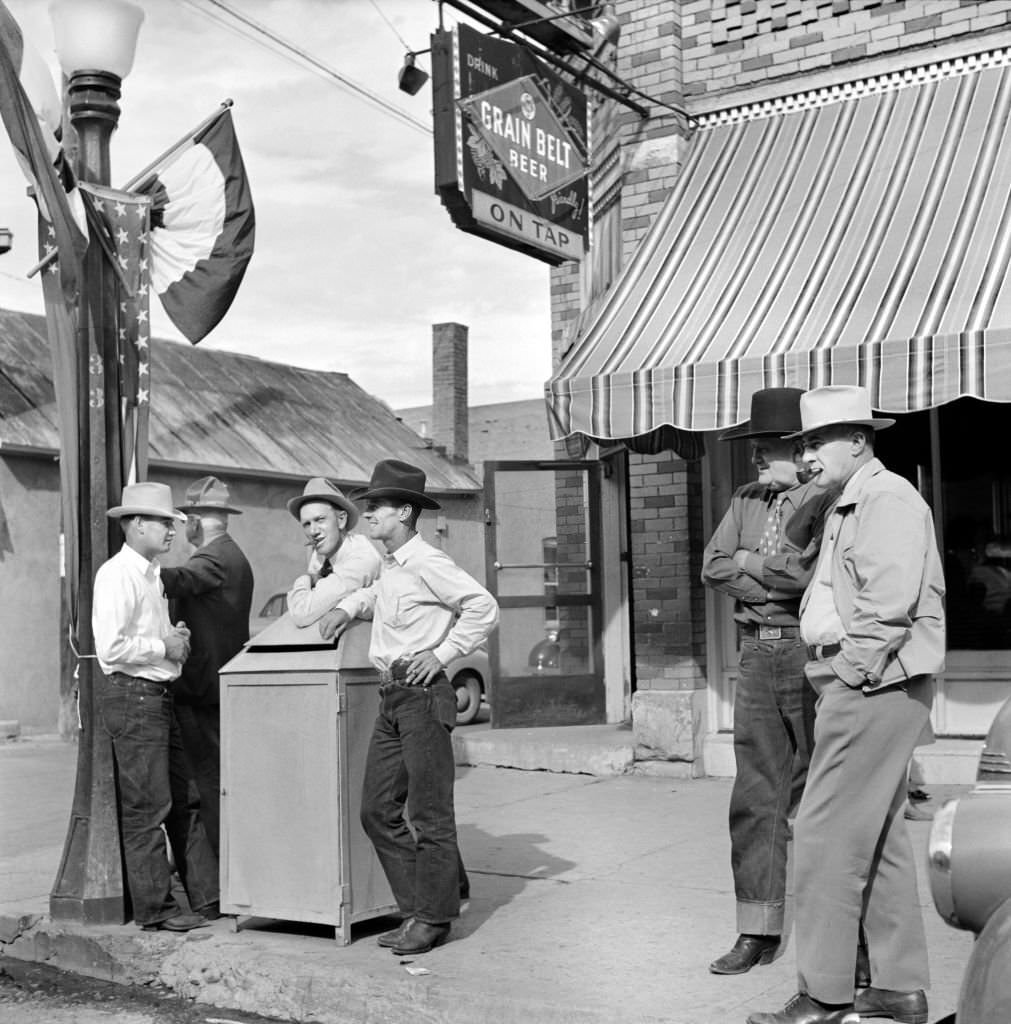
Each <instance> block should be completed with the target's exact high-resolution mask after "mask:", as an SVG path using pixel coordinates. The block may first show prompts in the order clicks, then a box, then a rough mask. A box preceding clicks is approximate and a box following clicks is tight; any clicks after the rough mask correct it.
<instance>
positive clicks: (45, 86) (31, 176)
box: [0, 0, 88, 302]
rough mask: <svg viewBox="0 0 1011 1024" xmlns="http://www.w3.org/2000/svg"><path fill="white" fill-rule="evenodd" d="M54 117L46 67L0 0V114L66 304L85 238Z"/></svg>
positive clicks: (74, 287) (56, 110)
mask: <svg viewBox="0 0 1011 1024" xmlns="http://www.w3.org/2000/svg"><path fill="white" fill-rule="evenodd" d="M60 116H61V107H60V101H59V97H58V95H57V93H56V88H55V86H54V85H53V80H52V76H51V75H50V74H49V69H48V68H47V67H46V65H45V62H44V61H43V60H42V58H41V57H40V56H39V55H38V53H37V51H35V50H34V49H33V48H32V47H31V46H30V45H29V44H28V43H27V42H26V41H25V39H24V36H23V35H22V33H21V28H20V26H19V25H18V23H17V22H16V21H15V20H14V17H13V15H12V14H11V13H10V11H9V10H8V9H7V7H6V6H5V5H4V4H3V2H2V0H0V118H2V119H3V123H4V127H5V128H6V129H7V134H8V136H9V137H10V140H11V144H12V145H13V146H14V151H15V153H16V154H17V157H18V160H19V162H20V164H21V167H22V169H23V170H24V172H25V175H26V177H27V178H28V180H29V182H31V184H32V186H33V188H34V194H35V200H36V202H37V204H38V207H39V211H40V212H41V214H42V216H43V217H44V218H45V220H46V222H47V224H48V225H49V226H51V227H52V229H53V230H52V232H51V233H50V232H49V231H48V230H47V231H46V237H47V239H48V240H49V241H50V244H52V245H53V246H54V247H55V248H56V249H57V250H58V252H59V255H60V258H61V261H62V263H63V267H62V270H61V273H60V281H61V284H62V286H63V290H64V295H65V296H66V300H67V302H73V301H74V298H75V296H76V294H77V290H78V287H79V279H80V262H81V259H82V258H83V256H84V251H85V250H86V249H87V247H88V238H87V234H86V230H85V229H84V228H83V227H82V225H83V216H82V215H81V213H80V210H78V211H77V212H76V215H75V211H74V210H73V209H72V202H73V200H72V199H71V198H70V197H68V194H67V193H68V191H69V190H70V189H72V187H73V180H72V176H71V175H70V173H69V168H68V167H67V165H66V161H65V160H64V157H63V151H62V148H61V146H60V143H59V138H58V134H59V125H60ZM58 171H59V174H58V173H57V172H58ZM61 179H62V180H61Z"/></svg>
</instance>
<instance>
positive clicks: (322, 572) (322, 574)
mask: <svg viewBox="0 0 1011 1024" xmlns="http://www.w3.org/2000/svg"><path fill="white" fill-rule="evenodd" d="M332 572H333V566H332V565H331V564H330V559H329V558H324V559H323V564H322V565H321V566H320V567H319V578H320V579H321V580H323V579H326V578H327V576H329V575H330V573H332Z"/></svg>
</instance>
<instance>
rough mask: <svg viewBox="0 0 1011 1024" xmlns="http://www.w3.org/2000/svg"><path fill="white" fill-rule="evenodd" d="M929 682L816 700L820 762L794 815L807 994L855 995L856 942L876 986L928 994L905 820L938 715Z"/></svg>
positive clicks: (841, 999)
mask: <svg viewBox="0 0 1011 1024" xmlns="http://www.w3.org/2000/svg"><path fill="white" fill-rule="evenodd" d="M933 696H934V680H933V677H932V676H917V677H915V678H914V679H911V680H910V681H909V682H908V684H906V685H905V686H893V687H888V688H887V689H884V690H879V691H877V692H875V693H864V692H863V691H861V690H853V689H850V687H848V686H847V685H846V684H845V683H844V682H842V680H839V679H836V680H833V681H831V682H829V683H828V684H827V685H826V686H825V687H824V688H823V689H822V691H821V696H820V697H819V698H818V720H817V723H816V725H815V745H814V756H813V757H812V759H811V770H810V772H809V774H808V779H807V787H806V788H805V790H804V796H803V799H802V800H801V802H800V810H799V811H798V812H797V820H796V822H795V825H794V829H795V835H796V839H795V843H794V846H795V849H794V858H795V860H794V886H795V890H796V900H797V922H796V932H797V973H798V983H799V990H800V991H801V992H807V993H808V994H810V995H812V996H813V997H814V998H815V999H820V1000H822V1001H824V1002H827V1003H847V1002H849V1001H850V1000H851V999H852V998H853V974H854V970H855V966H856V956H857V941H858V937H859V935H860V933H861V931H863V933H864V935H865V936H866V939H867V953H868V957H869V960H870V969H871V984H872V985H874V986H875V987H876V988H885V989H895V990H898V991H902V992H912V991H915V990H916V989H919V988H928V987H929V986H930V977H929V973H928V969H927V942H926V937H925V934H924V928H923V914H922V913H921V911H920V897H919V893H918V891H917V882H916V855H915V854H914V852H913V847H912V844H911V843H910V841H909V834H908V832H907V831H906V822H905V819H904V818H903V816H902V811H903V806H904V805H905V801H906V768H907V765H908V763H909V758H910V757H911V756H912V754H913V749H914V748H915V746H916V744H917V742H918V741H919V739H920V737H921V735H922V732H923V729H924V727H925V725H926V724H927V721H928V719H929V715H930V706H931V703H932V701H933Z"/></svg>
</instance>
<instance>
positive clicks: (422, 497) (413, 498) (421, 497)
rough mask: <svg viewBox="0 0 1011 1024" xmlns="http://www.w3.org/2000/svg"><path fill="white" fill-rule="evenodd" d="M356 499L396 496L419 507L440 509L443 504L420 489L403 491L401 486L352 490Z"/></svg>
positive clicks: (405, 502) (364, 499) (406, 503)
mask: <svg viewBox="0 0 1011 1024" xmlns="http://www.w3.org/2000/svg"><path fill="white" fill-rule="evenodd" d="M351 493H352V494H353V495H354V499H355V501H368V500H369V499H370V498H396V499H397V500H398V501H402V502H403V503H404V504H405V505H417V506H418V507H419V508H427V509H432V510H435V509H440V508H442V506H441V505H440V504H439V503H438V502H437V501H436V500H435V498H430V497H428V495H427V494H422V493H421V492H420V491H403V490H401V489H400V488H399V487H376V488H374V489H371V490H370V489H369V488H365V489H364V490H361V491H352V492H351Z"/></svg>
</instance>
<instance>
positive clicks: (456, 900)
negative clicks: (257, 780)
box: [319, 459, 498, 955]
mask: <svg viewBox="0 0 1011 1024" xmlns="http://www.w3.org/2000/svg"><path fill="white" fill-rule="evenodd" d="M356 497H357V499H358V500H359V501H364V502H366V505H365V513H364V519H365V522H366V523H367V524H368V528H369V535H370V536H371V537H372V539H373V540H377V541H379V542H380V543H381V544H382V545H383V547H384V548H385V549H386V557H385V559H384V560H383V565H382V569H381V571H380V574H379V578H378V579H377V580H376V581H375V583H373V584H372V585H371V586H369V587H366V588H364V589H362V590H358V591H356V592H355V593H353V594H351V595H350V596H348V597H346V598H344V599H343V600H342V601H341V602H340V603H339V604H338V605H337V608H336V610H334V611H333V612H330V613H329V614H328V615H326V616H324V618H323V619H322V620H320V625H319V629H320V634H321V635H322V636H323V637H324V638H330V637H334V636H339V635H340V633H342V632H343V630H344V629H345V628H346V627H347V624H348V623H349V622H350V621H351V620H352V619H353V618H371V619H372V640H371V645H370V647H369V657H370V658H371V659H372V663H373V664H374V665H375V666H376V668H377V669H378V670H379V675H380V679H381V682H382V685H381V687H380V691H379V692H380V708H379V715H378V717H377V718H376V723H375V726H374V728H373V732H372V740H371V743H370V745H369V752H368V756H367V759H366V764H365V777H364V780H363V782H362V809H361V819H362V826H363V828H364V829H365V832H366V834H367V835H368V837H369V839H371V840H372V844H373V846H374V847H375V849H376V854H377V855H378V857H379V861H380V863H381V864H382V866H383V870H384V871H385V873H386V878H387V880H388V881H389V883H390V888H391V889H392V890H393V896H394V898H395V899H396V901H397V905H398V907H399V908H400V911H401V913H402V914H403V915H404V920H403V923H402V924H401V926H400V927H399V928H396V929H394V930H393V931H392V932H388V933H386V934H385V935H382V936H380V938H379V945H380V946H384V947H389V948H391V949H392V950H393V952H394V953H395V954H397V955H408V954H415V953H425V952H427V951H428V950H430V949H432V947H433V946H438V945H441V944H442V943H443V942H445V941H446V939H447V938H448V936H449V930H450V922H451V921H452V919H453V918H455V917H457V916H458V915H459V913H460V887H461V885H462V884H463V877H464V876H463V874H462V862H461V860H460V852H459V848H458V846H457V841H456V817H455V812H454V809H453V782H454V779H455V774H456V765H455V761H454V757H453V745H452V742H451V741H450V733H451V731H452V729H453V726H454V724H455V723H456V695H455V693H454V692H453V687H452V685H451V684H450V682H449V679H448V678H447V676H446V672H445V666H446V665H447V664H448V663H449V662H451V661H452V660H453V659H454V658H459V657H463V656H464V655H466V654H469V653H470V652H471V651H473V650H474V649H475V648H476V647H478V646H479V645H480V644H481V643H482V642H483V641H484V640H485V639H486V638H487V637H488V634H489V633H491V631H492V629H494V628H495V625H496V623H497V622H498V606H497V605H496V603H495V600H494V598H493V597H492V596H491V594H489V593H488V591H487V590H485V589H484V587H482V586H481V585H480V584H479V583H478V582H477V581H476V580H475V579H473V577H471V576H469V575H468V574H467V573H465V572H464V571H463V570H462V569H461V568H459V566H457V565H456V563H455V562H454V561H453V560H452V559H451V558H450V557H449V555H447V554H446V553H445V552H444V551H440V550H439V549H438V548H434V547H432V546H431V545H430V544H427V543H426V542H425V541H424V540H422V539H421V537H420V536H419V535H418V530H417V523H418V516H419V515H420V514H421V511H422V509H438V508H440V507H441V506H440V505H439V503H438V502H437V501H435V500H434V499H432V498H430V497H428V496H427V495H426V494H425V474H424V472H423V471H422V470H420V469H417V468H416V467H414V466H411V465H408V464H407V463H406V462H399V461H397V460H396V459H387V460H384V461H382V462H379V463H377V465H376V467H375V469H374V470H373V473H372V480H371V482H370V483H369V486H368V487H367V488H366V490H365V491H364V493H362V494H359V495H357V496H356ZM408 809H409V812H410V825H408V822H407V818H406V816H405V811H406V810H408Z"/></svg>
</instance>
